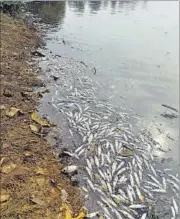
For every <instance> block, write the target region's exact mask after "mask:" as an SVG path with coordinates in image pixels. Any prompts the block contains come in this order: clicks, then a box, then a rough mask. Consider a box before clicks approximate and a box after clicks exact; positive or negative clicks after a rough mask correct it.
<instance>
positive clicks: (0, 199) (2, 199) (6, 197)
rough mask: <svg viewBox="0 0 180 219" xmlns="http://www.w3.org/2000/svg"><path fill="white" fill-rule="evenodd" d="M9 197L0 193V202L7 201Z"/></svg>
mask: <svg viewBox="0 0 180 219" xmlns="http://www.w3.org/2000/svg"><path fill="white" fill-rule="evenodd" d="M9 198H10V195H8V194H1V195H0V203H3V202H7V201H8V199H9Z"/></svg>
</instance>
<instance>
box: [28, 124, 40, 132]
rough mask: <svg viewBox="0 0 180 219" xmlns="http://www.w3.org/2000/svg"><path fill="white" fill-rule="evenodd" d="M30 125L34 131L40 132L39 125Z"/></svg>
mask: <svg viewBox="0 0 180 219" xmlns="http://www.w3.org/2000/svg"><path fill="white" fill-rule="evenodd" d="M29 127H30V129H31V131H32V132H34V133H38V132H39V128H38V127H37V126H35V125H32V124H31V125H29Z"/></svg>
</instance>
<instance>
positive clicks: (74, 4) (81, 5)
mask: <svg viewBox="0 0 180 219" xmlns="http://www.w3.org/2000/svg"><path fill="white" fill-rule="evenodd" d="M85 4H86V2H85V1H68V6H69V8H72V9H73V10H74V11H75V12H76V13H77V14H80V15H81V14H83V13H84V9H85Z"/></svg>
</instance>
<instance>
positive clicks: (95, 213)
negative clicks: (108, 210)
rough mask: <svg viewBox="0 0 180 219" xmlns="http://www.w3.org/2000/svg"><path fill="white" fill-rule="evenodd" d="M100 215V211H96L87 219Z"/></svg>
mask: <svg viewBox="0 0 180 219" xmlns="http://www.w3.org/2000/svg"><path fill="white" fill-rule="evenodd" d="M98 214H99V211H95V212H92V213H89V214H87V215H86V217H87V218H92V217H96V216H97V215H98Z"/></svg>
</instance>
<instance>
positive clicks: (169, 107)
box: [162, 104, 178, 112]
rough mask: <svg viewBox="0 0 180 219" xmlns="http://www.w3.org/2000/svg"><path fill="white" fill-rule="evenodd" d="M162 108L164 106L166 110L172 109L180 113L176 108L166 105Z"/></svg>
mask: <svg viewBox="0 0 180 219" xmlns="http://www.w3.org/2000/svg"><path fill="white" fill-rule="evenodd" d="M162 106H164V107H166V108H168V109H171V110H174V111H176V112H178V110H177V109H175V108H174V107H172V106H168V105H166V104H162Z"/></svg>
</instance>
